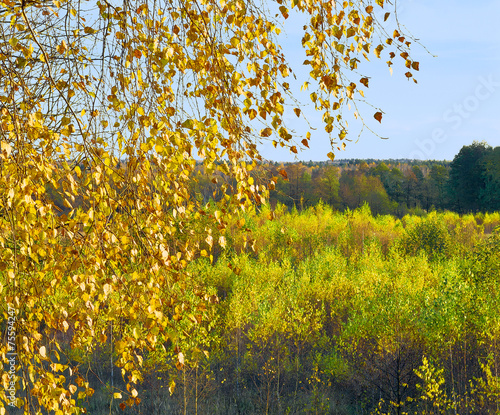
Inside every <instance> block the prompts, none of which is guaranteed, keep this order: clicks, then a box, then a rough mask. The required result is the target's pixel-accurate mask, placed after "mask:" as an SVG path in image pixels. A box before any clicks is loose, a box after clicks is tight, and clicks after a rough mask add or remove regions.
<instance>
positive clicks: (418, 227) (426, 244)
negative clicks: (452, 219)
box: [400, 217, 452, 260]
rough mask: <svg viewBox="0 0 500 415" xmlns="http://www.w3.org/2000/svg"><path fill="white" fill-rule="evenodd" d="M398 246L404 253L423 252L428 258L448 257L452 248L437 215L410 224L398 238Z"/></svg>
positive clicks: (415, 253) (444, 227) (445, 230)
mask: <svg viewBox="0 0 500 415" xmlns="http://www.w3.org/2000/svg"><path fill="white" fill-rule="evenodd" d="M400 246H401V248H402V250H403V252H404V253H405V254H406V255H417V254H419V253H420V252H424V253H425V255H426V256H427V257H428V258H429V259H430V260H435V259H437V258H441V257H443V256H446V257H448V256H449V255H450V254H451V250H452V243H451V238H450V234H449V233H448V230H447V228H446V225H445V224H444V223H443V222H439V221H438V219H437V217H428V218H426V219H423V220H422V221H418V222H415V223H414V224H412V225H410V226H409V227H408V228H407V229H406V232H405V233H404V234H403V236H402V238H401V240H400Z"/></svg>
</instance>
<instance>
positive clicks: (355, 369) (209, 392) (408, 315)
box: [71, 203, 500, 415]
mask: <svg viewBox="0 0 500 415" xmlns="http://www.w3.org/2000/svg"><path fill="white" fill-rule="evenodd" d="M270 218H272V220H270ZM499 225H500V214H499V213H492V214H476V215H472V214H469V215H463V216H460V215H458V214H456V213H451V212H445V213H436V212H434V213H430V214H427V215H424V216H415V215H407V216H404V217H403V218H402V219H396V218H394V217H393V216H373V215H372V214H371V212H370V209H369V207H368V206H367V205H365V206H363V207H362V208H359V209H356V210H354V211H351V210H347V211H345V212H343V213H341V212H336V211H333V210H332V209H331V208H330V207H328V206H326V205H325V204H323V203H320V204H318V205H317V206H315V207H311V208H308V209H306V210H304V211H302V212H299V211H297V210H296V209H294V210H292V211H291V212H288V211H287V209H286V208H285V207H284V206H282V205H280V206H278V207H277V208H276V209H275V210H274V211H273V212H271V210H269V209H263V210H262V211H260V212H258V213H248V214H247V215H245V217H244V225H243V226H241V227H240V226H239V224H232V225H231V226H230V230H229V232H228V233H227V234H226V235H227V245H226V247H225V249H220V248H214V249H212V250H210V249H208V247H207V251H206V255H208V256H210V255H211V256H212V258H213V259H212V262H211V261H210V259H209V258H208V257H199V258H198V259H197V260H195V261H194V262H193V263H192V264H190V265H189V267H188V268H187V277H186V279H184V280H183V281H182V282H179V283H176V284H173V285H172V286H171V287H170V289H171V290H173V291H175V292H176V293H177V294H176V295H178V296H179V297H180V298H182V299H183V301H182V302H181V304H182V305H181V306H180V307H183V306H184V304H185V306H186V307H188V309H187V310H184V313H183V312H182V311H180V310H178V309H177V308H172V309H171V311H170V312H171V313H172V318H174V319H178V320H179V324H180V327H182V329H180V330H178V331H177V332H176V333H175V335H173V336H172V338H170V339H168V340H166V341H167V343H169V344H173V345H174V346H175V347H176V348H179V349H181V350H189V352H188V353H186V354H185V355H184V356H183V362H182V364H180V363H179V360H178V358H177V354H176V352H175V349H174V348H173V347H170V350H171V352H170V358H166V357H165V356H164V355H162V357H161V358H155V355H154V354H148V355H147V356H146V357H145V362H146V371H145V373H144V379H143V381H142V382H140V383H139V384H138V385H137V390H138V391H139V396H140V399H141V402H140V403H139V405H138V407H137V408H130V409H128V410H125V411H124V412H123V413H137V411H139V413H144V414H146V413H147V414H164V413H169V414H214V415H215V414H405V413H406V414H456V413H460V414H486V413H491V414H493V413H498V411H499V405H500V375H499V369H500V367H499V365H500V351H499V347H498V346H499V341H500V316H499V314H498V304H499V302H500V280H499V275H500V233H499V229H500V228H498V226H499ZM495 228H496V230H495ZM214 232H216V230H214ZM214 237H217V235H216V234H214ZM202 293H203V294H202ZM177 313H178V314H177ZM116 324H117V325H118V324H119V323H118V322H117V323H116ZM119 335H120V332H119V330H117V333H116V334H115V336H119ZM115 347H116V346H115ZM165 347H167V348H168V347H169V345H168V344H165ZM111 352H112V350H111V346H110V343H109V342H104V343H102V344H101V345H99V346H98V347H97V348H96V349H95V350H94V351H93V352H92V353H91V354H78V353H77V351H73V352H72V355H71V356H72V358H73V359H76V360H77V361H78V362H79V364H80V368H81V369H80V370H85V371H88V372H89V373H91V374H92V375H91V379H90V381H91V386H92V388H93V389H95V393H94V396H93V397H92V398H91V399H89V400H88V401H85V402H86V403H85V406H87V408H88V411H89V413H93V414H98V413H103V414H104V413H115V411H118V412H116V413H119V412H122V411H120V410H119V409H117V408H118V404H119V402H118V401H116V400H115V401H113V393H116V391H117V390H120V389H122V390H124V389H125V385H124V383H123V381H122V380H121V375H120V373H119V372H117V371H116V370H115V372H114V374H113V369H112V367H111V362H113V357H112V354H111ZM115 353H116V350H115Z"/></svg>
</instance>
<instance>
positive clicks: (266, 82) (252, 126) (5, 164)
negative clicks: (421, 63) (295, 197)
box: [0, 0, 418, 414]
mask: <svg viewBox="0 0 500 415" xmlns="http://www.w3.org/2000/svg"><path fill="white" fill-rule="evenodd" d="M267 6H268V7H269V9H266V8H265V7H267ZM267 6H266V5H265V4H261V3H260V2H248V1H240V0H236V1H225V0H222V1H212V0H204V1H190V0H177V1H159V2H158V1H156V2H123V3H117V2H112V1H111V2H108V1H88V2H83V1H76V0H75V1H71V0H70V1H65V0H61V1H57V0H53V1H41V2H28V1H25V0H22V1H20V2H19V1H16V0H1V1H0V16H1V17H0V19H1V23H0V31H1V36H0V38H1V43H0V51H1V53H0V75H1V76H0V84H1V87H0V143H1V148H0V195H1V196H0V197H1V199H0V200H1V202H0V247H1V250H0V273H1V285H0V291H1V293H2V299H3V301H2V312H3V317H4V321H5V322H7V317H8V316H9V314H8V313H9V310H10V309H11V308H12V309H13V310H14V312H13V313H14V317H15V350H16V351H17V353H18V354H17V357H16V359H17V360H15V364H13V374H12V375H9V374H8V373H4V375H3V377H2V380H3V382H4V386H6V387H8V386H9V385H10V382H13V383H12V384H13V385H14V386H12V387H13V389H14V390H15V393H14V395H9V396H7V395H6V394H3V392H2V394H1V395H0V400H1V402H2V404H3V405H4V407H3V409H1V412H5V405H15V406H17V407H19V408H22V409H23V410H24V412H25V413H32V414H35V413H45V412H53V413H56V414H62V413H65V414H70V413H79V412H81V408H82V407H84V405H85V402H87V400H89V399H91V397H92V394H93V393H94V388H93V387H92V386H91V385H90V384H89V375H88V371H87V370H86V366H85V364H84V362H86V358H85V357H86V356H92V355H93V353H95V351H96V350H97V349H98V348H100V347H101V348H103V347H104V348H105V347H108V348H109V350H110V351H111V356H112V357H111V359H112V364H111V365H112V367H115V366H116V368H117V371H118V373H119V376H120V378H122V379H124V382H125V383H124V386H123V387H122V388H121V390H115V389H114V386H113V385H110V388H111V396H112V399H117V400H120V402H121V406H122V407H125V406H131V405H136V404H139V403H140V399H141V398H140V396H139V394H138V386H137V385H139V384H140V382H141V381H142V380H143V378H144V373H147V368H148V367H150V366H154V365H155V362H160V361H166V360H168V361H173V362H174V364H175V366H176V367H177V369H178V370H182V369H183V367H185V365H186V364H187V361H188V360H187V359H188V358H189V359H190V360H193V359H195V358H194V357H193V355H192V354H193V353H195V351H196V350H199V353H204V352H206V351H207V349H208V348H207V347H204V346H200V347H198V346H196V347H195V345H194V343H189V342H181V340H180V339H181V338H182V337H183V336H184V337H186V338H187V339H189V338H191V337H192V336H194V333H199V332H200V330H201V331H203V329H202V328H201V327H202V325H203V324H209V323H207V319H209V320H208V322H210V316H209V315H207V311H206V310H208V307H209V305H210V304H215V303H217V302H218V301H220V299H219V298H218V296H217V295H215V294H209V293H207V292H206V290H205V289H204V287H203V286H201V287H200V288H199V289H198V288H196V287H194V286H193V285H192V284H191V281H190V280H189V278H188V270H187V267H188V266H189V264H190V263H191V262H192V261H193V260H194V259H195V258H197V257H199V256H207V257H209V258H212V257H213V254H212V252H213V250H214V247H215V246H219V247H220V248H221V249H222V248H224V246H225V245H226V243H227V238H228V235H227V232H226V229H227V226H228V223H237V224H239V225H238V226H240V227H244V226H245V225H244V222H243V221H242V219H241V218H237V219H233V216H232V215H233V214H235V213H238V212H242V211H245V210H248V209H250V208H251V206H252V205H253V204H254V203H256V204H261V203H263V202H264V201H265V196H266V189H267V187H268V186H272V185H273V183H268V182H264V183H259V182H256V181H254V179H253V177H252V176H251V175H250V172H251V171H252V169H253V168H254V166H255V165H256V161H258V160H259V159H260V156H259V153H258V149H257V143H258V142H259V140H263V139H269V140H272V141H274V144H275V145H281V146H285V147H287V148H289V149H290V150H291V151H292V152H296V151H297V146H300V144H298V143H297V142H299V141H300V142H301V144H302V145H303V146H305V147H307V145H308V140H310V139H312V138H311V136H310V134H307V136H306V137H305V138H304V137H300V138H299V137H294V136H293V134H292V132H291V131H290V130H289V129H288V128H287V126H286V125H285V121H284V120H285V118H286V114H287V111H288V108H289V107H290V109H291V110H293V111H294V113H295V114H296V115H301V111H300V103H298V104H296V103H295V102H294V101H293V99H292V97H289V93H290V84H289V82H291V81H289V80H290V79H291V78H293V76H292V75H293V74H294V72H295V67H294V66H293V65H292V64H290V63H289V62H288V60H287V56H285V55H284V51H283V48H282V47H281V46H280V39H281V37H280V36H281V35H282V32H283V33H284V32H285V31H286V27H287V19H288V18H289V16H290V15H291V14H292V13H297V14H298V15H300V16H302V17H301V18H303V19H305V25H304V29H303V39H302V43H301V45H298V46H299V47H300V46H301V47H303V48H304V50H305V53H306V55H307V60H306V61H305V62H304V63H303V64H304V65H306V67H307V68H308V70H309V73H310V79H309V80H307V81H305V82H306V84H304V88H309V90H310V91H311V93H310V99H311V100H312V103H313V105H314V106H315V107H316V109H317V110H318V111H320V112H321V113H322V115H323V122H324V129H325V130H326V131H327V132H328V133H330V134H331V136H332V144H333V148H335V147H336V146H339V145H340V142H341V141H342V140H344V139H345V136H346V131H347V123H346V122H345V121H344V119H343V117H342V110H343V109H345V108H348V106H349V105H351V108H357V104H358V103H359V100H360V99H362V98H363V90H362V89H361V85H363V86H364V87H367V85H368V79H367V78H366V77H364V76H363V75H362V74H359V73H357V65H358V62H360V60H363V59H368V56H369V54H372V53H375V55H376V56H377V57H382V56H386V55H387V56H388V64H389V66H391V65H392V63H393V62H394V60H395V59H402V63H403V64H404V65H405V66H406V67H407V68H409V70H417V69H418V63H417V62H414V61H413V60H411V58H410V55H409V47H410V43H411V41H410V40H409V38H408V37H405V35H404V34H402V31H401V29H400V28H396V30H395V31H393V29H394V28H393V27H390V28H389V27H387V26H388V25H389V23H390V21H387V24H384V21H385V20H387V17H388V14H387V13H390V10H387V11H386V5H385V4H384V1H383V0H376V1H374V2H372V1H368V2H358V1H356V2H344V3H342V4H341V3H337V2H322V1H317V0H313V1H301V0H293V1H291V2H290V3H284V2H281V1H278V2H276V3H274V2H270V3H269V4H268V5H267ZM381 11H382V12H383V13H384V12H385V15H384V16H380V17H378V16H379V13H380V12H381ZM390 25H392V23H390ZM300 64H301V65H302V62H301V63H300ZM405 70H406V69H405ZM406 76H407V77H410V76H411V73H410V72H407V73H406ZM301 81H304V80H301ZM360 97H361V98H360ZM289 104H293V105H290V106H289ZM302 114H303V113H302ZM357 115H358V116H359V117H361V113H359V114H357ZM380 117H381V113H380V112H379V111H377V112H376V113H375V118H376V119H378V120H379V121H380ZM360 119H361V118H360ZM329 156H330V157H331V158H333V153H331V152H330V153H329ZM196 160H201V162H202V163H203V166H204V171H205V173H206V174H207V175H208V177H209V178H210V179H211V180H214V181H217V180H218V177H219V175H218V174H216V173H217V172H220V173H223V174H224V175H225V176H226V177H228V178H229V179H228V181H227V183H225V184H224V186H223V188H222V189H223V190H222V191H223V192H224V195H225V196H224V197H222V198H220V200H218V202H217V203H216V205H215V206H208V205H206V204H204V203H201V202H200V201H199V199H197V198H195V197H192V195H191V194H190V192H189V184H190V183H191V182H192V180H193V179H194V176H195V172H196V169H195V161H196ZM49 189H50V190H51V197H50V198H49V197H48V196H47V192H48V190H49ZM52 196H55V199H57V200H58V201H59V202H60V203H61V204H62V205H63V206H64V209H57V208H56V204H55V203H54V197H52ZM211 255H212V257H211ZM9 307H10V308H9ZM12 350H13V345H10V346H9V344H8V343H6V342H4V343H3V344H2V346H1V349H0V352H1V355H2V357H3V359H4V362H5V363H6V362H7V360H8V358H7V357H8V353H9V352H12ZM170 388H171V390H172V391H173V390H174V384H173V383H172V384H171V385H170ZM12 396H13V398H12V399H11V397H12Z"/></svg>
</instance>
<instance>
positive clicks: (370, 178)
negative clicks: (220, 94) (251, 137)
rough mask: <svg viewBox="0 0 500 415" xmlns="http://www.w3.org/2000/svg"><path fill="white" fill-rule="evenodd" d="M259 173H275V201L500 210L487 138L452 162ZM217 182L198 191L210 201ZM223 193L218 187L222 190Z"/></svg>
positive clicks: (499, 166)
mask: <svg viewBox="0 0 500 415" xmlns="http://www.w3.org/2000/svg"><path fill="white" fill-rule="evenodd" d="M254 175H255V177H260V178H262V177H275V178H276V180H277V183H276V185H275V190H274V191H272V192H271V194H270V201H271V205H273V206H274V205H275V204H276V203H277V202H279V203H281V204H283V205H285V206H288V207H289V208H293V207H296V208H297V209H304V208H307V207H309V206H315V205H316V204H317V203H318V202H319V201H320V200H321V201H323V203H325V204H328V205H329V206H331V207H332V208H334V209H337V210H345V209H347V208H349V209H355V208H357V207H360V206H362V205H363V204H364V203H368V204H369V205H370V208H371V210H372V212H373V213H374V214H393V215H396V216H398V217H403V216H404V215H405V214H407V213H410V212H412V213H418V212H423V211H430V210H433V209H436V210H444V209H446V210H452V211H455V212H458V213H466V212H492V211H496V210H499V209H500V147H495V148H492V147H490V146H489V145H488V144H486V143H485V142H481V143H479V142H474V143H473V144H471V145H469V146H464V147H463V148H462V149H461V150H460V152H459V154H457V155H456V156H455V158H454V159H453V161H451V162H446V161H411V160H385V161H380V160H339V161H336V162H335V161H334V162H322V163H315V162H312V161H310V162H307V163H304V162H300V163H270V164H264V165H261V166H260V169H257V171H256V172H254ZM217 190H218V186H217V184H214V183H212V182H210V181H208V180H205V181H203V180H201V181H200V182H199V183H198V184H197V185H196V192H197V194H199V195H202V197H203V198H204V200H205V201H208V200H209V199H210V198H211V197H213V195H214V194H215V195H216V197H217V194H218V192H217ZM219 197H220V192H219Z"/></svg>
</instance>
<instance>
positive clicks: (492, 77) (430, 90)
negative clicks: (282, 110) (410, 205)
mask: <svg viewBox="0 0 500 415" xmlns="http://www.w3.org/2000/svg"><path fill="white" fill-rule="evenodd" d="M397 3H398V10H399V13H398V17H399V22H400V23H401V24H403V25H405V26H406V28H407V30H408V31H409V32H410V33H411V34H412V35H413V36H414V37H415V38H418V39H419V40H420V42H421V43H422V44H423V45H424V46H425V48H426V49H427V51H426V50H425V49H424V48H422V47H420V46H419V45H414V48H413V52H412V58H413V59H414V60H417V61H419V62H420V72H417V73H416V78H417V80H418V84H415V83H414V82H413V81H410V82H408V81H407V80H406V77H405V76H404V73H405V72H406V68H405V67H404V66H403V65H402V64H401V63H400V62H397V64H396V63H395V65H394V73H393V75H392V76H391V75H390V73H389V70H388V67H387V65H386V63H385V60H387V59H376V58H375V56H374V55H373V59H371V60H370V62H369V63H368V65H367V66H366V65H365V66H364V67H363V72H365V73H366V74H367V75H369V76H370V77H371V79H370V88H369V89H368V90H366V93H365V96H366V98H367V101H369V102H370V103H371V104H373V105H374V106H376V107H379V108H381V110H382V111H383V113H384V117H383V120H382V124H379V123H378V122H377V121H375V120H374V119H373V118H372V115H373V113H374V112H375V111H374V110H372V109H369V108H365V111H364V114H363V110H362V114H363V115H364V118H365V120H366V122H367V124H368V125H369V126H370V128H373V130H374V131H375V132H376V133H377V134H378V135H380V136H382V137H387V138H388V139H387V140H383V139H380V138H379V137H377V136H376V135H373V134H372V133H371V132H369V131H366V130H365V132H363V134H362V135H361V136H360V137H359V139H358V132H359V125H356V122H355V120H354V118H352V122H351V121H350V122H349V125H350V127H351V134H349V136H348V138H350V139H352V140H353V141H352V142H348V143H347V147H346V149H345V150H344V151H338V150H336V151H335V154H336V158H376V159H387V158H414V159H425V160H427V159H435V160H452V159H453V157H454V156H455V155H456V154H457V153H458V151H459V150H460V148H461V147H462V146H464V145H469V144H471V143H472V141H473V140H479V141H482V140H485V141H487V142H488V143H489V144H490V145H492V146H499V145H500V24H499V21H498V16H500V2H499V1H498V0H487V1H479V2H475V3H471V2H470V1H465V0H440V1H439V2H436V1H435V0H399V1H398V2H397ZM287 23H289V22H288V21H287ZM389 23H392V25H391V26H388V29H389V31H390V32H391V33H392V30H393V28H395V26H394V21H393V20H389ZM287 26H288V25H287ZM287 26H285V27H287ZM295 27H299V28H300V27H301V24H300V23H299V24H297V25H295ZM287 33H288V37H287V40H286V42H285V48H286V52H287V53H289V54H291V55H290V56H292V57H293V58H296V59H297V60H299V59H302V60H303V59H304V58H303V57H302V51H300V48H299V47H297V46H294V45H295V44H296V43H295V42H299V43H298V44H299V45H300V38H301V35H300V30H298V31H296V32H290V31H288V32H287ZM297 76H298V78H302V77H303V79H299V82H300V84H301V83H302V82H304V81H305V80H307V79H305V78H306V77H307V71H303V72H300V73H298V74H297ZM303 111H304V114H305V115H306V117H307V118H308V120H309V121H310V122H311V124H312V125H317V126H318V129H317V130H315V131H314V132H312V133H313V134H312V139H311V143H310V147H311V149H310V150H306V151H303V152H299V154H298V155H297V158H296V159H298V160H315V161H320V160H326V153H327V152H328V151H330V150H329V139H328V136H327V134H326V133H325V132H324V130H323V128H322V127H321V125H320V120H321V114H320V113H315V112H314V110H313V109H312V108H311V107H310V106H308V107H305V108H304V109H303ZM346 115H347V113H346ZM292 123H293V127H294V128H296V131H297V132H298V133H303V132H304V133H305V131H306V129H305V128H303V127H301V125H300V124H299V123H297V122H296V121H294V120H293V121H292ZM356 141H357V142H356ZM261 150H262V154H263V156H264V157H265V158H266V159H269V160H277V161H293V160H295V157H294V155H293V154H290V153H289V152H288V151H284V150H276V149H274V148H273V147H272V146H271V145H263V146H262V147H261Z"/></svg>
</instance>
